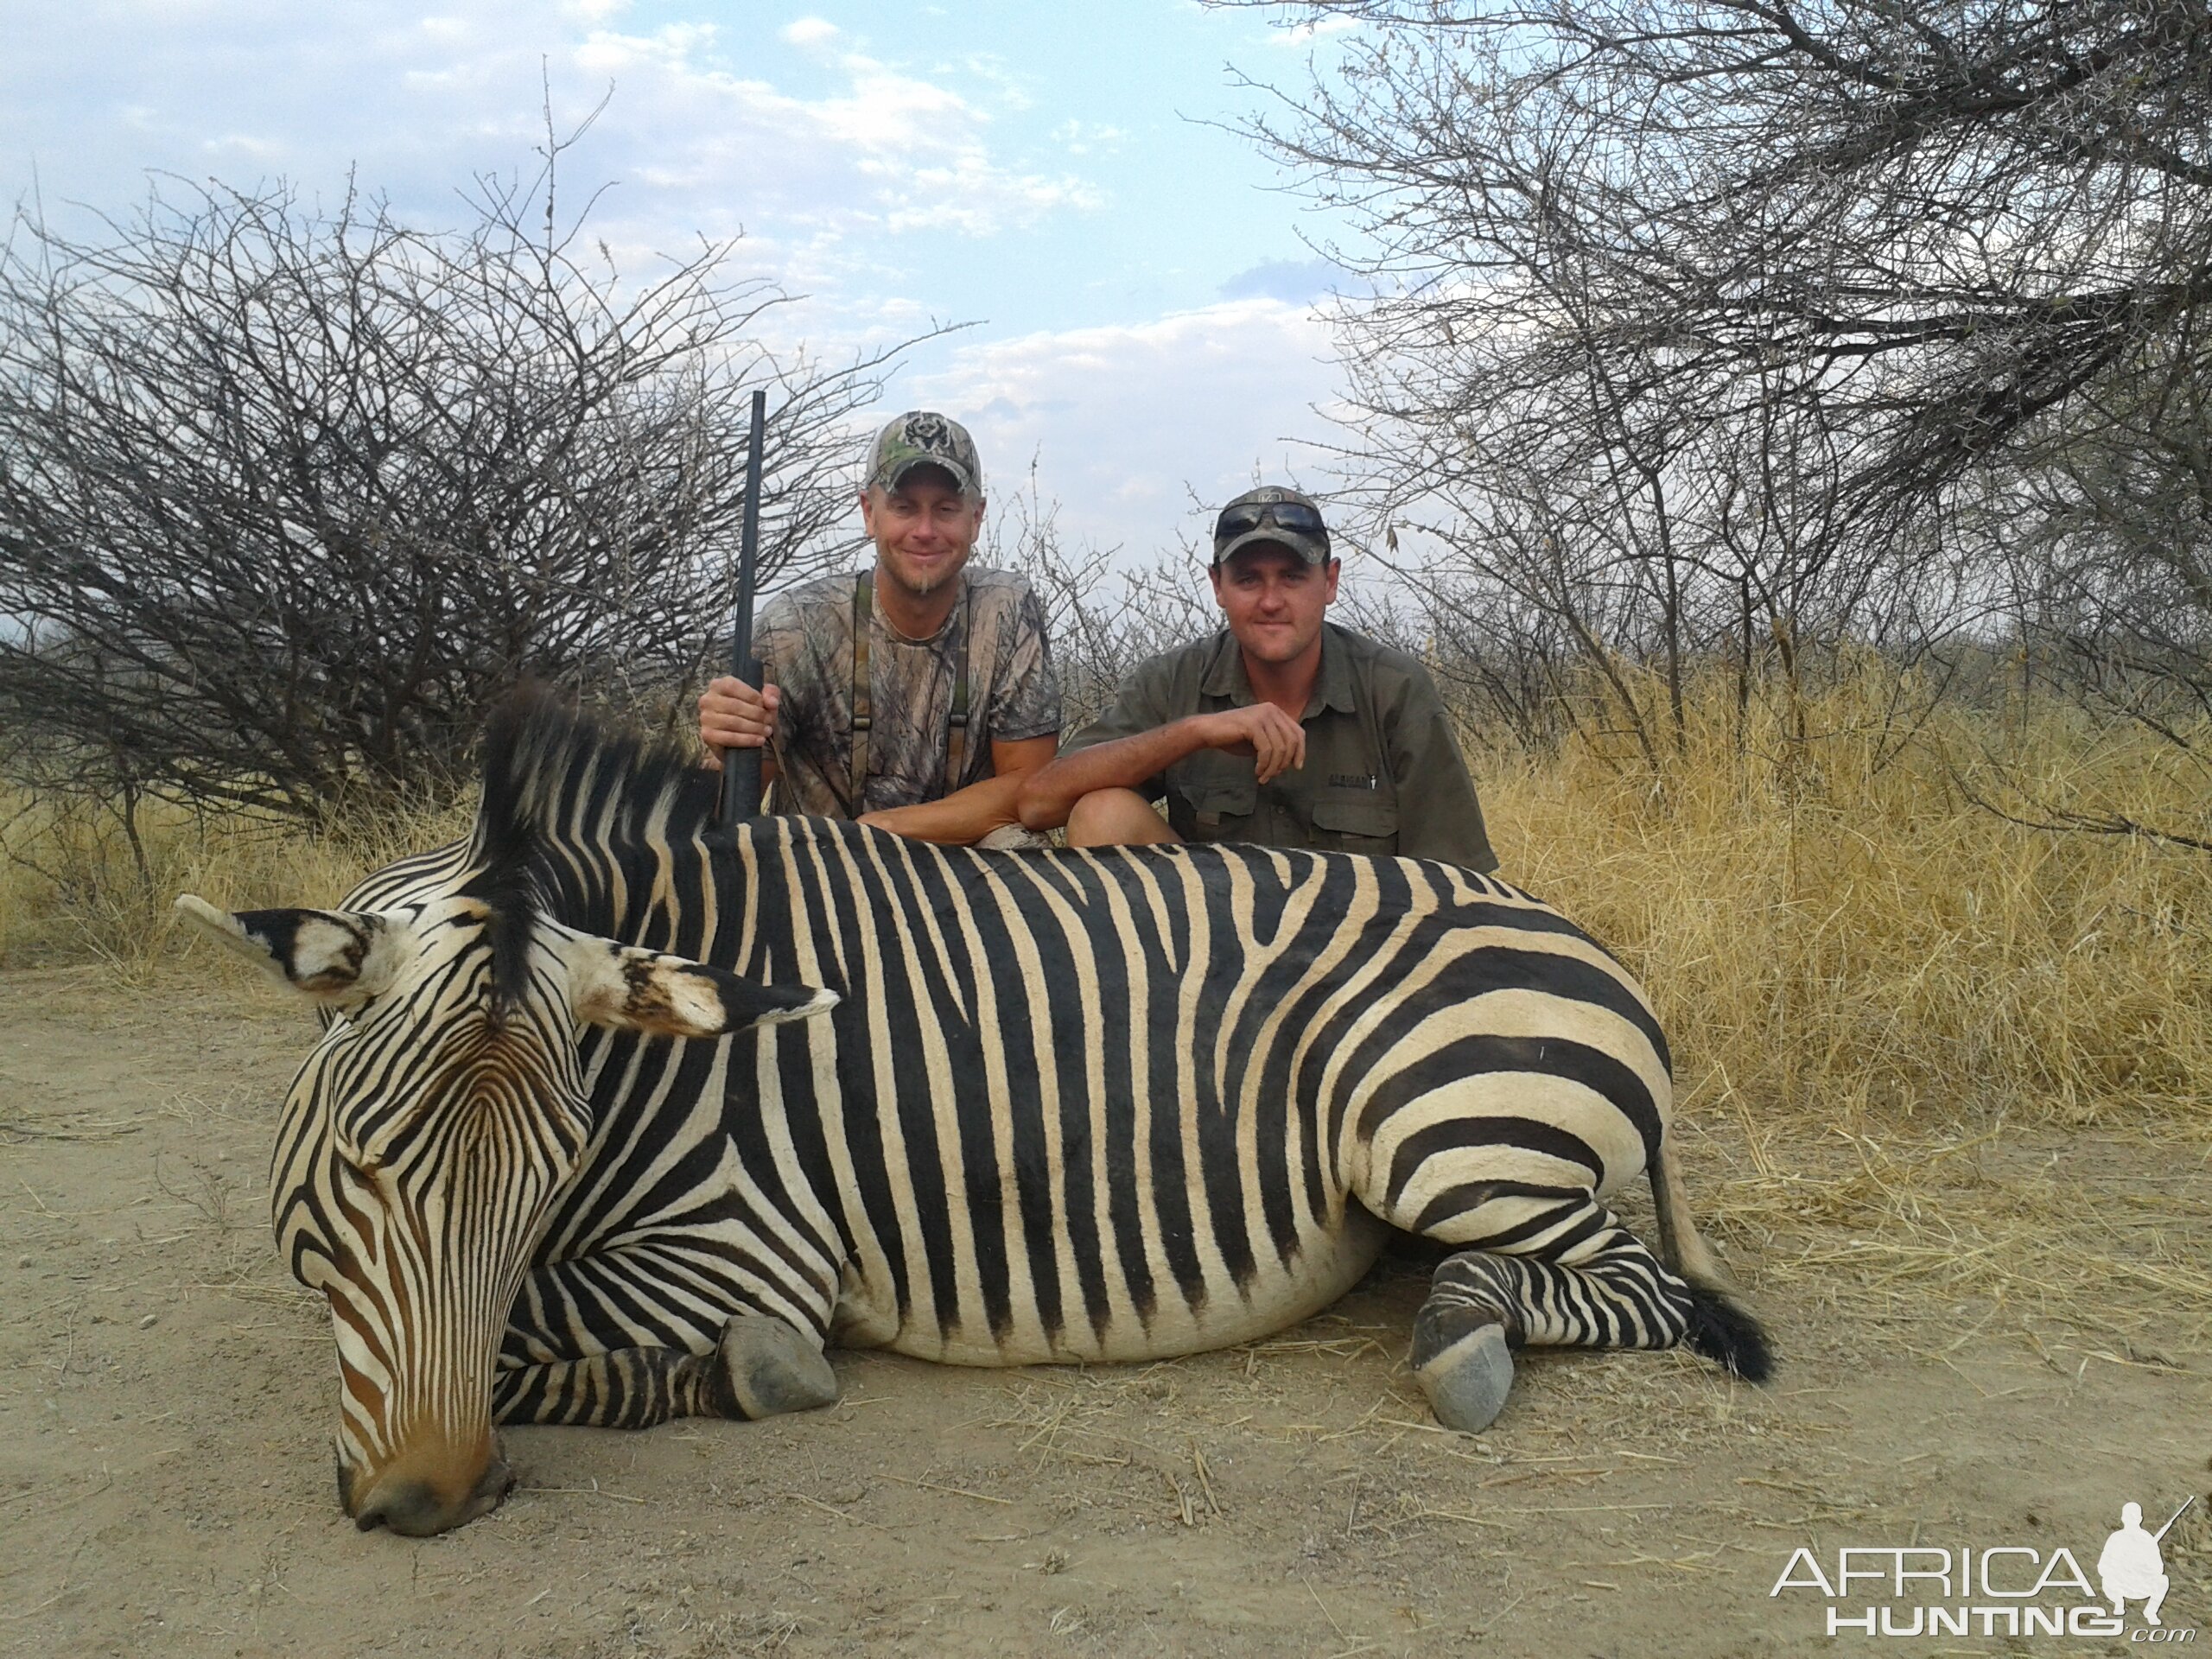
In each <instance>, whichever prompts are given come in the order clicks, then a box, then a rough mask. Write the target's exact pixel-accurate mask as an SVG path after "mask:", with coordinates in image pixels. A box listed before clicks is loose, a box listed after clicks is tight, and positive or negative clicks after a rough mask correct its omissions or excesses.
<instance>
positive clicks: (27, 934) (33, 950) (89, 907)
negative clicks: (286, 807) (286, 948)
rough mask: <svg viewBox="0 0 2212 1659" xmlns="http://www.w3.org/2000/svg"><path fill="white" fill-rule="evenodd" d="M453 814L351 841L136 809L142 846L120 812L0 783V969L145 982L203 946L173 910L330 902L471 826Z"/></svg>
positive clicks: (428, 814)
mask: <svg viewBox="0 0 2212 1659" xmlns="http://www.w3.org/2000/svg"><path fill="white" fill-rule="evenodd" d="M467 823H468V819H467V813H466V811H463V810H458V809H452V808H447V809H437V808H427V807H424V808H416V809H411V810H410V809H404V808H403V809H401V810H383V811H381V812H378V813H376V814H374V815H372V816H367V817H356V818H353V819H352V820H350V821H349V825H348V833H347V834H346V835H345V836H342V837H341V836H332V835H318V834H315V833H312V832H310V831H308V830H307V829H304V828H303V827H302V826H300V825H297V824H290V823H270V822H266V821H260V820H255V819H251V818H245V817H219V816H214V815H210V814H206V813H198V812H193V811H189V810H185V809H183V808H180V807H175V806H168V805H164V804H158V803H156V804H148V805H142V806H141V807H140V809H139V810H138V814H137V825H136V829H137V847H136V848H135V849H134V847H133V845H132V842H131V837H130V836H129V835H127V834H126V833H125V831H124V826H123V825H122V823H120V822H119V820H118V819H117V818H116V817H114V816H113V815H111V814H108V813H105V812H101V811H99V810H95V809H92V808H90V807H88V806H86V805H85V804H81V803H71V802H59V801H54V800H51V799H41V798H35V797H32V796H29V795H26V794H24V793H22V791H16V790H13V789H10V787H8V786H7V785H0V969H8V968H25V967H50V966H57V965H60V964H63V963H77V962H94V961H97V962H105V963H108V964H109V965H110V966H111V967H113V968H114V969H117V970H118V972H119V973H121V974H122V975H123V976H124V977H125V978H126V979H128V980H130V981H131V982H134V983H135V982H143V981H144V980H145V978H146V977H147V976H149V974H152V973H154V972H156V971H157V970H158V969H159V968H160V967H161V965H162V963H164V962H166V961H168V960H169V959H170V958H172V957H175V956H177V955H179V954H181V953H183V952H186V951H188V950H198V949H200V948H201V947H200V946H199V945H198V944H195V943H194V941H193V938H192V936H191V935H190V934H189V933H188V931H186V930H184V929H183V928H182V927H181V926H180V925H179V924H178V922H177V920H176V918H175V912H174V911H173V910H172V908H171V906H173V905H174V903H175V899H176V896H177V894H179V893H198V894H200V896H201V897H202V898H205V899H208V900H209V901H211V902H212V903H214V904H218V905H223V906H229V907H232V908H234V909H241V910H243V909H248V908H251V907H253V906H266V905H282V904H310V905H312V904H324V905H327V904H335V903H336V902H337V901H338V899H340V897H342V896H343V895H344V894H345V893H346V890H347V889H348V888H350V887H353V884H354V883H355V882H357V881H359V880H360V879H361V877H363V876H364V875H365V874H368V873H369V872H370V871H371V870H373V869H376V868H378V867H379V866H381V865H383V864H385V863H388V862H390V861H391V860H392V859H394V858H396V857H397V856H399V855H401V854H402V853H406V852H416V851H420V850H422V849H424V848H427V847H431V846H435V845H436V844H437V843H438V842H442V841H447V840H450V839H452V838H453V837H454V836H457V835H460V834H462V833H463V832H464V831H465V830H466V829H467Z"/></svg>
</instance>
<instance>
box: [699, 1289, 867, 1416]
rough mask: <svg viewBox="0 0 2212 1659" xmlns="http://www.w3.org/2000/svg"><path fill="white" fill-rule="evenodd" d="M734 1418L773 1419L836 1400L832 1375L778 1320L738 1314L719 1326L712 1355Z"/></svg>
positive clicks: (821, 1359) (817, 1352)
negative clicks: (719, 1330) (718, 1341)
mask: <svg viewBox="0 0 2212 1659" xmlns="http://www.w3.org/2000/svg"><path fill="white" fill-rule="evenodd" d="M715 1357H716V1359H717V1360H718V1361H719V1363H720V1364H721V1373H722V1382H723V1383H724V1385H725V1386H726V1387H727V1389H728V1392H729V1403H730V1404H731V1405H732V1406H733V1407H734V1410H733V1411H732V1412H731V1413H730V1414H731V1415H732V1416H734V1417H743V1418H747V1419H748V1420H749V1419H753V1418H757V1417H778V1416H781V1415H782V1414H784V1413H785V1412H787V1411H811V1410H813V1409H814V1408H815V1407H817V1406H826V1405H829V1404H830V1403H832V1402H835V1401H836V1398H837V1374H836V1372H835V1371H833V1370H830V1369H829V1360H828V1359H827V1358H826V1357H823V1352H822V1351H821V1350H820V1349H818V1348H815V1347H811V1346H810V1345H809V1344H808V1343H807V1341H806V1339H805V1338H804V1337H802V1336H800V1335H799V1333H798V1332H796V1331H794V1330H792V1329H791V1326H789V1325H785V1323H784V1322H783V1321H782V1320H781V1319H769V1318H766V1316H765V1315H762V1314H758V1313H741V1314H739V1315H738V1316H737V1317H736V1318H735V1319H732V1320H731V1321H730V1322H729V1323H728V1325H724V1326H722V1339H721V1343H720V1344H718V1345H717V1347H716V1350H715Z"/></svg>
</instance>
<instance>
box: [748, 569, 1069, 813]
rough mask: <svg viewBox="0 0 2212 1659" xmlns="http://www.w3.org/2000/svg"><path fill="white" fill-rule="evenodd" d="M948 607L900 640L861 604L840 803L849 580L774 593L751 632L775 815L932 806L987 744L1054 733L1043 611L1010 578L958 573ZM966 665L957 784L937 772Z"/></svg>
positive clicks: (982, 772)
mask: <svg viewBox="0 0 2212 1659" xmlns="http://www.w3.org/2000/svg"><path fill="white" fill-rule="evenodd" d="M961 580H962V582H963V593H962V595H961V599H960V602H959V603H958V604H957V605H956V606H955V607H953V611H952V614H951V616H950V617H949V618H948V619H946V621H945V625H944V626H943V627H942V628H940V629H938V632H937V633H936V635H935V636H934V637H932V638H931V639H907V638H906V636H905V635H904V634H902V633H899V632H898V631H897V630H896V629H894V628H893V627H892V626H891V625H890V624H889V623H888V622H887V621H885V620H884V617H883V608H882V607H881V606H880V605H876V604H871V605H870V606H869V607H868V688H869V689H868V708H869V730H868V779H867V784H866V786H865V789H864V791H863V794H862V799H861V802H860V803H859V804H855V803H854V802H853V799H852V793H853V588H854V583H855V577H853V576H849V575H846V576H825V577H823V579H822V580H820V581H818V582H808V583H806V584H805V585H804V586H803V587H798V588H791V589H790V590H789V591H787V592H785V593H782V594H778V595H777V596H776V597H775V598H774V599H773V600H772V601H769V603H768V605H767V606H766V607H765V608H764V609H763V610H762V612H761V613H760V621H759V623H758V624H757V625H756V626H755V627H754V629H753V652H754V654H755V655H756V656H758V657H759V658H760V662H761V664H762V667H763V669H764V670H765V671H766V677H767V678H768V679H769V680H771V681H772V682H774V683H775V684H777V685H778V686H779V687H781V688H782V690H783V702H782V703H781V705H780V706H779V710H778V713H777V716H776V729H777V735H776V769H777V771H778V772H779V773H780V774H781V776H780V778H779V781H778V783H777V785H776V789H777V800H778V804H779V807H780V809H781V810H785V811H798V812H810V813H817V814H819V815H821V816H823V817H833V818H848V817H859V816H860V815H861V813H862V812H880V811H884V810H887V809H889V808H892V807H896V806H912V805H915V804H918V803H919V802H922V801H934V800H938V799H940V798H943V797H944V796H946V795H950V794H951V793H952V792H953V791H955V790H958V789H965V788H966V787H967V786H968V785H970V784H972V783H976V782H978V781H980V780H981V779H985V778H988V777H990V776H991V775H992V773H991V745H992V743H993V742H994V741H996V742H1001V743H1011V742H1017V741H1020V740H1021V739H1023V738H1028V737H1049V736H1051V735H1052V734H1055V733H1057V732H1058V730H1059V729H1060V683H1059V680H1058V677H1057V676H1056V675H1054V673H1053V671H1052V651H1051V648H1050V647H1049V646H1048V645H1046V639H1045V613H1044V609H1043V607H1041V606H1039V604H1038V602H1037V595H1036V594H1033V593H1032V592H1031V591H1030V588H1029V584H1028V583H1027V582H1024V581H1023V580H1022V579H1021V578H1020V576H1017V575H1014V574H1013V573H1011V572H1010V571H1005V570H982V569H976V568H974V567H973V566H970V567H969V569H966V570H964V571H963V572H962V573H961ZM963 650H964V651H965V652H966V653H967V661H968V728H967V737H966V740H965V747H966V753H965V754H964V756H963V759H962V762H961V767H960V776H959V777H957V778H948V777H946V776H945V771H946V760H947V755H948V751H949V747H950V746H949V743H948V741H947V740H948V739H949V737H950V732H951V716H952V694H953V685H954V682H955V679H956V677H957V672H958V665H959V661H960V654H961V652H963Z"/></svg>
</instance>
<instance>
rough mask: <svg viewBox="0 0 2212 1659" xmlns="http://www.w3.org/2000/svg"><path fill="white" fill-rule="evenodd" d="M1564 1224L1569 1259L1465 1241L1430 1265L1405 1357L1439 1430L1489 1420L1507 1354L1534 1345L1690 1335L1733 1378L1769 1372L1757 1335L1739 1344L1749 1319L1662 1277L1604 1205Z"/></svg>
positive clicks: (1652, 1343)
mask: <svg viewBox="0 0 2212 1659" xmlns="http://www.w3.org/2000/svg"><path fill="white" fill-rule="evenodd" d="M1572 1231H1573V1232H1576V1233H1579V1234H1580V1236H1579V1237H1578V1238H1577V1239H1576V1241H1575V1243H1574V1244H1573V1247H1572V1251H1571V1257H1572V1259H1571V1260H1567V1261H1558V1260H1548V1259H1544V1258H1541V1257H1536V1256H1529V1255H1501V1254H1498V1253H1497V1252H1495V1251H1489V1250H1481V1249H1466V1250H1461V1251H1459V1252H1458V1253H1457V1254H1455V1255H1450V1256H1447V1257H1446V1258H1445V1261H1444V1262H1443V1264H1442V1265H1441V1266H1440V1267H1439V1268H1437V1270H1436V1274H1435V1277H1434V1278H1433V1280H1432V1281H1431V1282H1430V1286H1429V1294H1428V1299H1427V1301H1425V1302H1423V1303H1422V1304H1421V1313H1420V1314H1419V1315H1418V1316H1417V1317H1416V1318H1415V1319H1414V1345H1413V1355H1412V1360H1413V1369H1414V1376H1415V1377H1416V1378H1418V1379H1419V1381H1420V1383H1421V1388H1422V1390H1423V1392H1425V1393H1426V1394H1427V1395H1428V1399H1429V1405H1430V1408H1431V1409H1432V1410H1433V1411H1434V1412H1435V1414H1436V1418H1437V1421H1439V1422H1440V1423H1442V1424H1443V1425H1444V1426H1445V1427H1447V1428H1456V1429H1459V1430H1462V1431H1463V1432H1465V1433H1477V1432H1478V1431H1480V1430H1482V1429H1484V1428H1487V1427H1489V1426H1490V1424H1491V1421H1493V1420H1494V1419H1495V1418H1496V1417H1497V1414H1498V1412H1499V1410H1500V1409H1501V1408H1503V1406H1504V1404H1505V1399H1506V1395H1507V1394H1508V1393H1509V1392H1510V1389H1511V1388H1512V1386H1513V1351H1514V1350H1515V1349H1516V1348H1520V1347H1523V1346H1528V1345H1531V1344H1534V1345H1535V1346H1539V1347H1574V1348H1671V1347H1673V1346H1675V1344H1677V1343H1679V1342H1681V1341H1682V1340H1683V1339H1684V1338H1686V1337H1688V1338H1690V1339H1691V1340H1692V1341H1693V1343H1694V1344H1695V1345H1696V1346H1698V1347H1699V1348H1700V1350H1701V1351H1705V1352H1707V1353H1709V1354H1712V1355H1713V1357H1716V1358H1719V1359H1720V1360H1721V1361H1722V1363H1726V1364H1728V1365H1729V1366H1730V1369H1732V1370H1737V1371H1738V1373H1739V1374H1741V1375H1745V1376H1751V1377H1752V1378H1753V1379H1754V1380H1758V1378H1760V1377H1763V1376H1764V1375H1765V1370H1766V1357H1765V1350H1764V1342H1763V1341H1752V1342H1750V1343H1746V1342H1745V1340H1744V1338H1745V1332H1748V1333H1749V1335H1750V1337H1751V1338H1758V1326H1757V1325H1756V1324H1755V1323H1751V1322H1750V1321H1749V1319H1748V1316H1746V1315H1744V1314H1741V1313H1738V1311H1737V1310H1736V1309H1735V1308H1733V1307H1732V1306H1730V1305H1729V1304H1728V1303H1727V1302H1726V1301H1725V1300H1722V1299H1720V1298H1719V1297H1717V1296H1715V1295H1713V1294H1710V1293H1703V1292H1700V1290H1699V1289H1698V1288H1697V1287H1694V1286H1692V1285H1691V1284H1689V1283H1688V1282H1687V1281H1684V1280H1682V1279H1680V1278H1678V1277H1676V1276H1675V1274H1672V1273H1669V1271H1668V1270H1667V1269H1666V1268H1664V1267H1662V1265H1661V1264H1660V1262H1659V1260H1658V1258H1657V1257H1656V1256H1655V1255H1652V1254H1651V1252H1650V1251H1649V1249H1646V1248H1645V1247H1644V1245H1643V1243H1642V1242H1641V1241H1640V1240H1638V1239H1637V1237H1636V1236H1635V1235H1633V1234H1632V1233H1630V1232H1629V1231H1628V1230H1627V1229H1626V1228H1624V1227H1623V1226H1621V1225H1620V1224H1619V1223H1618V1222H1616V1221H1614V1220H1613V1219H1612V1217H1611V1216H1609V1215H1605V1214H1604V1212H1603V1211H1599V1212H1597V1213H1596V1214H1594V1215H1592V1216H1589V1217H1586V1218H1585V1219H1584V1224H1583V1226H1582V1227H1580V1228H1575V1229H1573V1230H1572ZM1555 1237H1556V1235H1554V1238H1555Z"/></svg>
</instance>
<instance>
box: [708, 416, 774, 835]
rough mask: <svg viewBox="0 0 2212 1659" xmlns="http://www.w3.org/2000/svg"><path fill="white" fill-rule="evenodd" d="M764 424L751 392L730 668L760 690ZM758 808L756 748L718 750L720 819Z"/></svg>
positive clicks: (733, 818) (765, 418)
mask: <svg viewBox="0 0 2212 1659" xmlns="http://www.w3.org/2000/svg"><path fill="white" fill-rule="evenodd" d="M767 424H768V394H767V392H766V391H754V392H753V431H752V434H751V435H750V436H749V437H748V438H747V440H746V446H745V517H744V518H743V519H742V521H741V527H740V529H739V531H738V540H737V606H736V609H735V611H734V613H733V614H732V616H731V618H730V628H729V671H730V672H731V673H732V674H733V675H734V676H736V677H738V678H739V679H741V680H743V681H744V682H745V683H747V685H749V686H751V687H752V688H753V690H756V691H757V690H760V663H759V662H757V661H756V660H755V659H754V658H753V562H754V560H755V558H756V557H757V556H758V555H759V552H760V444H761V440H762V436H763V434H764V432H765V430H766V427H767ZM759 815H760V750H759V749H756V748H734V749H724V750H723V751H722V797H721V813H720V817H721V822H722V823H736V822H737V821H738V820H739V819H741V818H750V817H758V816H759Z"/></svg>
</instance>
